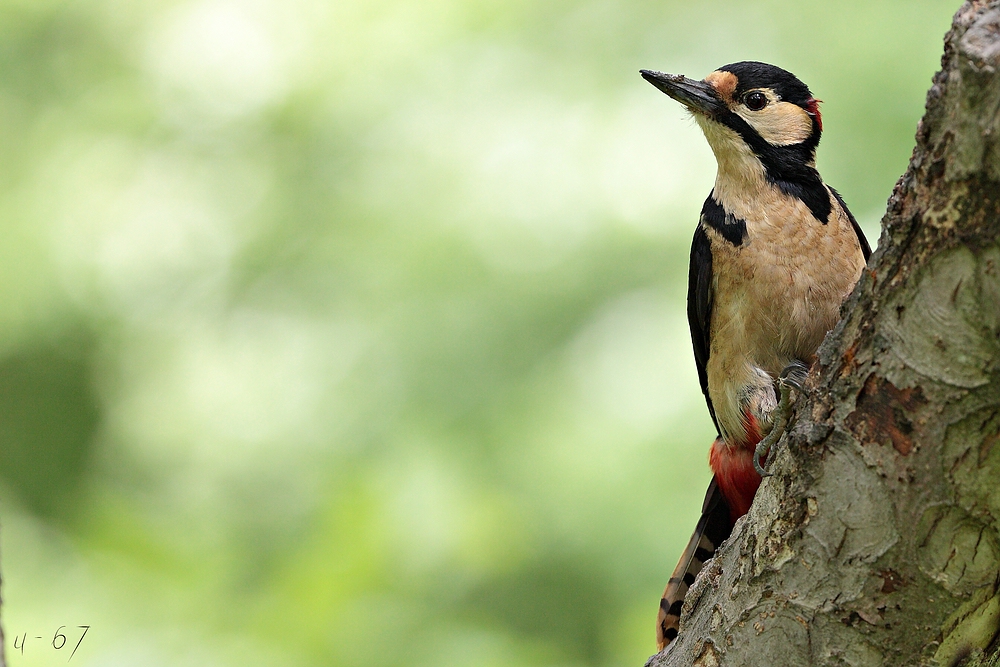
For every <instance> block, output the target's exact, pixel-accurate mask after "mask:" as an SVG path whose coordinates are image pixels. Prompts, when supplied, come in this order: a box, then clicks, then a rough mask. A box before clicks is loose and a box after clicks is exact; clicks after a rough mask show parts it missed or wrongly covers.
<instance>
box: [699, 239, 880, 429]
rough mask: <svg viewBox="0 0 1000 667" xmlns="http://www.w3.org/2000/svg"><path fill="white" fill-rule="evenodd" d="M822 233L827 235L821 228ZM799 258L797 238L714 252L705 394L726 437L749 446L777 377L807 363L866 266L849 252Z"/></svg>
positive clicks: (765, 417) (764, 419)
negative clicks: (794, 364)
mask: <svg viewBox="0 0 1000 667" xmlns="http://www.w3.org/2000/svg"><path fill="white" fill-rule="evenodd" d="M824 231H827V230H824ZM819 246H820V247H819V248H815V247H813V250H816V251H817V252H812V253H804V252H802V250H803V244H802V243H801V242H800V241H799V240H798V239H795V238H786V237H778V238H776V239H771V240H770V242H762V239H759V238H758V239H755V240H754V239H751V242H750V243H748V244H746V245H745V246H744V247H739V248H737V247H730V248H726V249H724V250H723V251H722V252H717V251H716V249H715V248H713V285H712V289H713V307H712V308H713V310H712V322H711V329H712V332H711V341H712V342H711V350H710V353H709V360H708V365H707V369H706V370H707V373H708V389H709V395H710V397H711V399H712V403H713V405H714V406H715V410H716V416H717V419H718V421H719V427H720V429H721V430H722V431H723V433H722V435H723V438H724V439H725V440H726V441H727V442H728V443H730V444H739V443H743V444H749V443H750V441H751V440H753V439H754V433H753V432H752V431H753V430H754V429H753V426H754V425H755V424H756V425H757V426H766V425H767V424H768V423H769V422H770V413H771V411H772V410H773V409H774V406H775V403H776V400H775V393H774V379H775V378H776V377H777V376H778V374H779V373H781V371H782V369H784V368H785V367H786V366H787V365H788V364H789V363H791V362H792V361H794V360H796V359H799V360H802V361H805V362H807V363H808V362H809V361H810V360H811V358H812V357H813V355H814V354H815V353H816V349H817V348H818V347H819V345H820V343H821V342H822V341H823V337H824V336H825V335H826V332H827V331H829V330H830V329H831V328H832V327H833V326H834V325H835V324H836V322H837V319H838V317H839V312H840V304H841V303H842V302H843V300H844V298H845V297H846V296H847V294H849V293H850V290H851V289H852V287H853V285H854V284H855V282H856V281H857V278H858V275H859V273H860V270H861V266H863V262H864V260H863V258H860V248H859V249H858V255H859V256H858V257H854V256H852V254H851V253H842V256H840V257H837V256H835V255H834V254H833V253H827V252H823V250H824V249H823V247H822V244H819Z"/></svg>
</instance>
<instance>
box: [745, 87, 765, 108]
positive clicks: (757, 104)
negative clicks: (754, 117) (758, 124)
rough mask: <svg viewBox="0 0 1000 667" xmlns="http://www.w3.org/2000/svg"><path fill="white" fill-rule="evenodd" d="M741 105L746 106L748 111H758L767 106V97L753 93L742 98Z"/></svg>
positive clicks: (758, 92) (756, 92) (757, 92)
mask: <svg viewBox="0 0 1000 667" xmlns="http://www.w3.org/2000/svg"><path fill="white" fill-rule="evenodd" d="M743 104H745V105H747V108H748V109H750V111H760V110H761V109H763V108H764V107H766V106H767V96H766V95H765V94H764V93H762V92H760V91H754V92H752V93H750V94H749V95H747V96H746V98H744V100H743Z"/></svg>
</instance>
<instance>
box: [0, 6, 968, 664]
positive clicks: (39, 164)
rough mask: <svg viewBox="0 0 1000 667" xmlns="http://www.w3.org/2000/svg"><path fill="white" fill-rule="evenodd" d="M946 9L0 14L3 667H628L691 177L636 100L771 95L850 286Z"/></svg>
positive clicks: (680, 444) (697, 477) (681, 150)
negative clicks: (714, 80)
mask: <svg viewBox="0 0 1000 667" xmlns="http://www.w3.org/2000/svg"><path fill="white" fill-rule="evenodd" d="M954 9H956V3H954V2H942V1H933V2H931V1H928V0H923V1H920V0H918V1H914V0H908V1H906V2H903V1H902V0H893V1H891V2H882V3H872V2H842V3H826V2H818V1H811V2H794V3H793V2H779V1H777V0H773V1H770V2H754V3H741V2H735V1H731V2H712V3H681V2H676V1H667V2H635V3H627V2H617V1H615V0H594V1H591V2H570V1H568V0H556V1H554V2H548V3H534V2H523V1H520V0H515V1H513V2H510V1H508V2H498V1H495V0H486V1H480V2H461V1H460V0H425V1H423V2H416V1H412V0H411V1H409V2H407V1H405V0H403V1H400V0H365V1H352V0H345V1H343V2H332V3H325V2H309V1H307V0H286V1H284V2H273V1H272V2H268V1H265V0H247V1H235V0H229V1H227V0H201V1H195V2H173V3H172V2H143V3H134V2H124V1H121V0H105V1H102V0H93V1H88V2H66V1H60V0H47V1H43V0H33V1H31V2H27V1H24V0H21V1H13V0H12V1H8V2H3V3H0V151H2V156H3V159H2V160H0V175H2V179H0V213H2V217H0V224H2V225H3V232H4V242H3V243H0V299H2V300H0V304H2V307H0V352H2V357H0V494H2V502H3V505H2V518H3V534H2V543H3V556H4V561H3V571H4V602H5V607H4V610H3V611H4V621H5V628H6V630H7V648H8V651H11V650H12V646H11V643H12V639H13V637H14V636H15V635H20V634H21V633H23V632H27V634H28V635H29V640H28V642H27V644H26V646H25V650H24V652H23V653H21V652H17V653H14V655H13V656H12V660H11V662H12V664H15V665H16V664H23V665H33V664H35V665H48V664H56V662H58V661H61V660H64V659H65V658H64V657H62V656H63V655H65V652H62V653H57V652H55V651H54V650H53V649H52V648H51V647H50V646H48V645H47V643H46V642H37V643H33V641H32V639H30V637H31V636H34V635H51V634H52V632H53V631H54V630H55V628H56V627H58V626H60V625H67V626H69V627H70V628H75V627H76V626H78V625H91V626H92V630H91V632H90V634H89V635H88V637H87V639H86V641H85V642H84V644H83V645H82V646H81V648H80V649H79V652H78V653H77V655H76V656H75V657H74V659H73V660H74V664H93V665H111V664H114V665H161V664H162V665H167V664H169V665H178V664H197V665H216V664H217V665H229V664H233V665H235V664H240V665H249V664H261V665H264V664H267V665H273V664H282V665H336V666H340V665H343V666H345V667H346V666H351V667H353V666H359V667H362V666H363V667H369V666H370V667H378V666H380V665H396V664H406V665H414V666H427V667H449V666H452V665H454V666H456V667H464V666H466V665H468V666H472V665H477V666H478V665H490V666H493V665H495V666H498V667H499V666H506V665H566V666H568V665H595V666H596V665H602V666H603V665H638V664H641V661H642V660H643V659H644V658H645V656H646V655H648V654H649V653H650V652H651V651H652V648H653V645H652V643H653V634H652V624H653V619H654V616H655V611H656V603H657V600H658V596H659V593H660V590H661V589H662V586H663V583H664V582H665V579H666V577H667V576H668V574H669V571H670V569H671V568H672V566H673V564H674V560H675V559H676V556H677V554H678V553H679V551H680V549H681V547H682V545H683V543H684V541H685V540H686V538H687V535H688V534H689V531H690V529H691V527H692V526H693V524H694V521H695V516H696V513H697V510H698V508H699V506H700V502H701V495H702V493H703V490H704V487H705V485H706V483H707V481H708V470H707V466H706V464H705V456H706V452H707V446H708V444H709V442H710V440H711V437H712V436H713V432H712V427H711V423H710V421H709V419H708V415H707V412H706V410H705V408H704V405H703V402H702V399H701V397H700V393H699V391H698V388H697V379H696V376H695V372H694V364H693V360H692V358H691V353H690V344H689V341H688V334H687V325H686V320H685V316H684V295H685V284H684V283H685V280H686V271H687V266H686V265H687V249H688V244H689V241H690V236H691V233H692V230H693V226H694V221H695V218H696V215H697V212H698V210H700V206H701V201H702V200H703V199H704V197H705V195H706V194H707V192H708V190H709V188H710V187H711V183H712V178H713V172H714V166H713V161H712V158H711V154H710V152H709V150H708V147H707V145H705V143H704V140H703V139H702V138H701V137H700V134H699V132H698V130H697V128H696V127H695V126H694V124H693V123H692V122H691V121H690V120H689V119H687V118H685V115H684V113H683V112H682V111H681V110H680V109H679V108H678V107H677V105H676V104H675V103H673V102H672V101H670V100H669V99H667V98H666V97H665V96H663V95H662V94H660V93H658V92H657V91H656V90H655V89H653V88H652V87H650V86H649V85H648V84H646V83H645V82H644V81H642V79H640V78H639V76H638V73H637V70H638V69H640V68H654V69H661V70H665V71H674V72H682V73H685V74H688V75H691V76H696V77H700V76H703V75H705V74H707V73H708V72H709V71H711V70H712V69H714V68H715V67H717V66H719V65H721V64H724V63H727V62H732V61H736V60H744V59H757V60H765V61H769V62H773V63H775V64H779V65H781V66H784V67H786V68H788V69H790V70H792V71H794V72H795V73H797V74H798V75H799V76H800V77H801V78H802V79H803V80H805V81H806V82H807V83H808V84H809V85H810V86H811V87H812V89H813V91H814V93H815V94H816V95H817V96H818V97H820V98H822V99H824V100H826V102H825V104H824V106H823V109H824V120H825V127H826V134H825V137H824V141H823V143H822V145H821V146H820V157H819V166H820V170H821V172H822V173H823V174H824V176H825V177H826V179H827V180H828V181H829V182H830V183H832V184H833V185H835V186H836V187H837V188H838V189H839V190H840V191H841V193H842V194H843V195H844V196H845V198H846V199H847V201H848V202H849V203H850V204H851V206H852V208H853V209H854V211H855V213H856V214H857V215H858V217H859V218H861V219H862V222H863V223H864V224H865V226H866V229H867V230H868V232H869V235H870V236H872V237H873V238H872V239H871V240H872V241H873V245H874V241H875V240H876V238H875V237H874V236H875V235H876V234H877V223H878V219H879V217H880V216H881V213H882V209H883V206H884V202H885V199H886V197H887V196H888V194H889V192H890V190H891V187H892V185H893V183H894V182H895V179H896V178H897V177H898V175H899V174H901V173H902V171H903V169H904V167H905V165H906V160H907V158H908V156H909V152H910V149H911V146H912V137H913V133H914V129H915V126H916V122H917V120H918V118H919V117H920V114H921V111H922V108H923V97H924V92H925V90H926V88H927V87H928V85H929V81H930V77H931V75H932V73H933V72H934V71H935V69H936V66H937V62H938V58H939V52H940V44H941V36H942V35H943V33H944V31H945V30H946V29H947V27H948V25H949V20H950V16H951V13H952V12H953V11H954ZM70 639H71V640H72V639H75V636H73V635H72V634H70Z"/></svg>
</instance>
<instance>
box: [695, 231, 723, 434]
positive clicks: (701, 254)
mask: <svg viewBox="0 0 1000 667" xmlns="http://www.w3.org/2000/svg"><path fill="white" fill-rule="evenodd" d="M687 312H688V326H690V327H691V343H692V344H693V345H694V361H695V364H696V365H697V367H698V381H699V382H701V391H702V393H703V394H705V401H706V402H707V403H708V412H709V414H710V415H712V422H713V423H714V424H715V429H716V431H718V430H719V422H718V421H717V420H716V418H715V408H714V407H712V399H711V398H710V397H709V395H708V370H707V369H708V353H709V343H710V341H709V333H710V332H709V327H710V326H711V322H712V246H711V243H710V242H709V240H708V235H707V234H705V228H704V226H703V225H702V224H701V223H700V222H699V224H698V228H697V229H695V231H694V240H693V241H692V243H691V266H690V270H689V273H688V296H687Z"/></svg>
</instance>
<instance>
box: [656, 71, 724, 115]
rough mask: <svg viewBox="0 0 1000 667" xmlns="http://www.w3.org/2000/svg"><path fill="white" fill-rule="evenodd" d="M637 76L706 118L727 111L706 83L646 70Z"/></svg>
mask: <svg viewBox="0 0 1000 667" xmlns="http://www.w3.org/2000/svg"><path fill="white" fill-rule="evenodd" d="M639 74H642V78H643V79H645V80H646V81H649V82H650V83H651V84H653V85H654V86H656V87H657V88H659V89H660V90H661V91H663V92H664V93H666V94H667V95H669V96H670V97H672V98H674V99H675V100H677V101H678V102H680V103H681V104H683V105H684V106H686V107H687V108H689V109H691V110H692V111H697V112H699V113H702V114H705V115H707V116H717V115H719V114H721V113H724V112H725V111H728V109H727V107H726V105H725V104H724V103H723V102H722V100H720V99H719V96H718V95H717V94H716V92H715V88H713V87H712V84H710V83H708V82H706V81H695V80H694V79H689V78H687V77H686V76H684V75H682V74H664V73H663V72H654V71H653V70H648V69H643V70H639Z"/></svg>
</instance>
